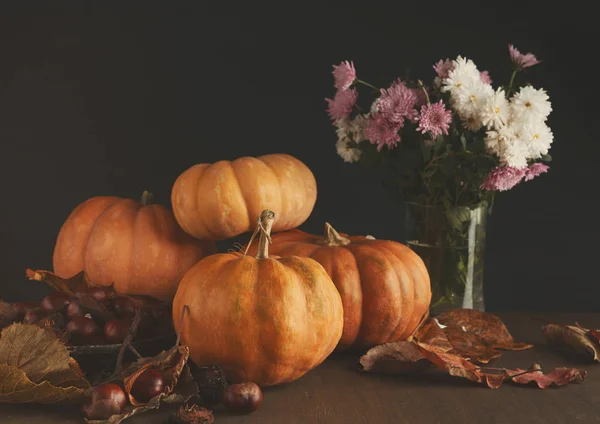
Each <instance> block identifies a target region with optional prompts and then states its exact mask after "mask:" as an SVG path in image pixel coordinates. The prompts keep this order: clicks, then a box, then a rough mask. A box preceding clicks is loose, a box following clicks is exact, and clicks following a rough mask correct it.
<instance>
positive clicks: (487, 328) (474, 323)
mask: <svg viewBox="0 0 600 424" xmlns="http://www.w3.org/2000/svg"><path fill="white" fill-rule="evenodd" d="M437 319H438V321H439V323H440V324H442V325H443V326H445V328H444V329H443V331H444V334H445V335H446V337H447V338H448V340H449V341H450V343H451V344H452V346H453V348H454V351H455V353H459V354H460V355H462V356H464V357H465V358H469V359H471V360H473V361H476V362H483V363H487V362H489V361H490V360H492V359H494V358H497V357H499V356H501V355H502V352H500V351H499V350H497V349H503V350H524V349H529V348H531V347H533V345H531V344H528V343H521V342H516V341H515V340H514V339H513V337H512V335H511V334H510V333H509V331H508V329H507V328H506V326H505V325H504V323H503V322H502V321H501V320H500V318H498V317H497V316H496V315H493V314H490V313H488V312H481V311H477V310H474V309H454V310H452V311H449V312H444V313H442V314H440V315H438V316H437Z"/></svg>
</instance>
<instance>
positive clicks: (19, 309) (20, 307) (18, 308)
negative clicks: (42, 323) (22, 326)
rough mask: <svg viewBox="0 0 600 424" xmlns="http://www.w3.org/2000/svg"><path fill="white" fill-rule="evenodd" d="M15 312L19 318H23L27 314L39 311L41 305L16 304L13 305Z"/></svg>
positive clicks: (33, 303) (30, 303) (31, 303)
mask: <svg viewBox="0 0 600 424" xmlns="http://www.w3.org/2000/svg"><path fill="white" fill-rule="evenodd" d="M12 308H13V311H15V314H16V315H17V317H21V318H22V317H23V316H24V315H25V314H26V313H27V312H29V311H32V310H34V309H39V308H40V304H39V303H36V302H15V303H13V304H12Z"/></svg>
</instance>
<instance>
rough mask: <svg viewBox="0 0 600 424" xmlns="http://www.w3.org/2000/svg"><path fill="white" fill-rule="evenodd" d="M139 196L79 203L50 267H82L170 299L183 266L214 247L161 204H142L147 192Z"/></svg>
mask: <svg viewBox="0 0 600 424" xmlns="http://www.w3.org/2000/svg"><path fill="white" fill-rule="evenodd" d="M142 199H143V200H142V203H144V204H140V202H136V201H134V200H130V199H121V198H119V197H108V196H101V197H93V198H91V199H88V200H87V201H85V202H83V203H82V204H80V205H79V206H77V208H75V210H73V212H71V214H70V215H69V217H68V218H67V220H66V221H65V223H64V224H63V226H62V228H61V230H60V232H59V234H58V239H57V241H56V246H55V248H54V258H53V263H54V272H55V273H56V274H58V275H59V276H60V277H63V278H69V277H71V276H73V275H75V274H77V273H78V272H81V271H85V272H86V273H87V274H88V276H89V277H90V279H91V281H93V282H94V283H95V284H98V285H102V286H109V285H111V284H113V283H114V288H115V290H116V291H117V292H118V293H128V294H145V295H149V296H154V297H156V298H158V299H161V300H170V299H172V298H173V296H174V295H175V291H176V290H177V286H178V284H179V281H180V280H181V277H183V275H184V274H185V272H186V271H187V270H188V269H189V268H190V267H192V266H193V265H194V264H195V263H196V262H198V261H199V260H200V259H201V258H203V257H204V256H206V255H208V254H212V253H214V252H216V247H215V245H214V243H212V242H201V241H199V240H194V239H193V238H192V237H190V236H189V235H188V234H186V233H185V232H184V231H183V230H182V229H181V228H180V227H179V226H178V225H177V222H176V221H175V218H174V217H173V213H172V212H171V211H170V210H168V209H167V208H165V207H164V206H161V205H158V204H151V205H146V204H145V203H147V199H148V194H147V193H144V196H143V197H142Z"/></svg>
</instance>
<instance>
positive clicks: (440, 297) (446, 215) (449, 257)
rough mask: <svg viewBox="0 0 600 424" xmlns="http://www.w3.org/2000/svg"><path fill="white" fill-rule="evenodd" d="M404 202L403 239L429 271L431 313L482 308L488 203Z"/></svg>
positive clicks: (481, 309)
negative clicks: (442, 204) (465, 204)
mask: <svg viewBox="0 0 600 424" xmlns="http://www.w3.org/2000/svg"><path fill="white" fill-rule="evenodd" d="M405 205H406V210H405V214H404V217H405V219H404V222H405V225H404V231H405V232H404V234H405V237H406V239H405V242H406V244H407V245H408V246H409V247H410V248H411V249H412V250H413V251H414V252H416V253H417V254H418V255H419V256H420V257H421V258H422V259H423V262H425V266H426V267H427V270H428V272H429V277H430V280H431V291H432V298H431V308H430V310H431V313H432V314H437V313H440V312H443V311H446V310H450V309H455V308H468V309H477V310H480V311H483V310H484V301H483V257H484V253H485V233H486V221H487V216H488V207H487V204H485V203H483V204H479V205H478V206H476V207H474V208H469V207H444V206H438V205H425V204H418V203H411V202H406V203H405Z"/></svg>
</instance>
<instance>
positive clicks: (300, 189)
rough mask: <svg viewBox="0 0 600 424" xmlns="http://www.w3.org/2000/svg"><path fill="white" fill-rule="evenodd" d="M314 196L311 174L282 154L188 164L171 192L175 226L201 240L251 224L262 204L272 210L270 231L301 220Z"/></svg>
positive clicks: (224, 235)
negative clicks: (272, 222) (272, 224)
mask: <svg viewBox="0 0 600 424" xmlns="http://www.w3.org/2000/svg"><path fill="white" fill-rule="evenodd" d="M316 199H317V184H316V181H315V177H314V175H313V173H312V172H311V171H310V169H308V167H307V166H306V165H305V164H304V163H302V162H301V161H299V160H298V159H296V158H294V157H292V156H290V155H286V154H271V155H265V156H260V157H258V158H253V157H242V158H239V159H236V160H234V161H231V162H230V161H225V160H223V161H219V162H216V163H214V164H207V163H203V164H199V165H194V166H192V167H191V168H189V169H188V170H186V171H185V172H183V173H182V174H181V175H180V176H179V177H178V178H177V180H176V181H175V184H174V185H173V190H172V193H171V203H172V205H173V212H174V213H175V218H176V219H177V222H179V225H181V227H182V228H183V229H184V230H185V231H186V232H187V233H188V234H191V235H193V236H194V237H196V238H198V239H201V240H224V239H227V238H231V237H235V236H237V235H239V234H242V233H245V232H248V231H253V230H254V229H255V228H256V221H255V219H256V218H255V217H257V216H259V215H260V213H261V212H262V211H263V210H264V209H270V210H272V211H273V212H275V213H276V214H277V221H276V222H275V224H274V226H273V231H283V230H289V229H291V228H296V227H297V226H299V225H300V224H302V223H303V222H304V221H306V219H307V218H308V217H309V215H310V214H311V212H312V210H313V207H314V205H315V201H316Z"/></svg>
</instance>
